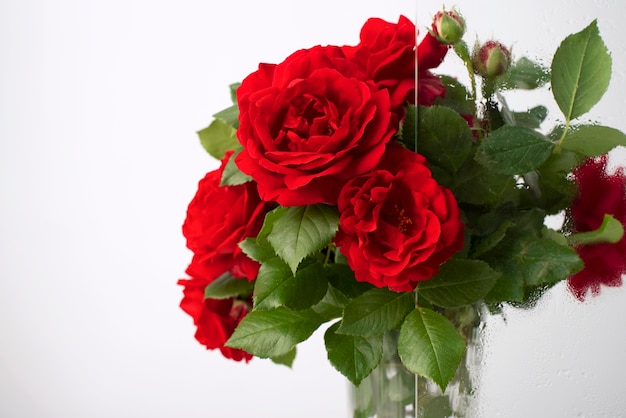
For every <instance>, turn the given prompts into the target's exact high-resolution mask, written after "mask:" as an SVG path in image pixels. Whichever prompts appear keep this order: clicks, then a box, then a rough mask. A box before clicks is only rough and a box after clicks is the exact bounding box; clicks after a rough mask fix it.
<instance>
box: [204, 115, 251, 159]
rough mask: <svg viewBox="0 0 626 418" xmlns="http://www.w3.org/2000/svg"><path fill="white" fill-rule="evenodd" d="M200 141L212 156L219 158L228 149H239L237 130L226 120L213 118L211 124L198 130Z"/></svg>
mask: <svg viewBox="0 0 626 418" xmlns="http://www.w3.org/2000/svg"><path fill="white" fill-rule="evenodd" d="M198 136H199V137H200V143H201V144H202V146H203V147H204V149H205V150H206V152H208V153H209V154H210V155H211V156H212V157H213V158H215V159H217V160H221V159H222V158H224V154H225V153H226V151H229V150H235V151H237V150H240V149H241V144H240V143H239V141H238V140H237V130H236V129H235V128H233V127H232V126H230V125H228V124H227V123H226V122H224V121H222V120H220V119H215V120H214V121H213V122H211V124H210V125H209V126H208V127H206V128H204V129H202V130H200V131H198Z"/></svg>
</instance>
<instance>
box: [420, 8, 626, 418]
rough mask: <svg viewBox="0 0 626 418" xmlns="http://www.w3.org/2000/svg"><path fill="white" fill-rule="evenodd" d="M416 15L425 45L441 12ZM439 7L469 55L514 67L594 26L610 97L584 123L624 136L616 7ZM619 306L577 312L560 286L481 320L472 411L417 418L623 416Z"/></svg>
mask: <svg viewBox="0 0 626 418" xmlns="http://www.w3.org/2000/svg"><path fill="white" fill-rule="evenodd" d="M415 5H416V18H417V25H418V28H419V29H420V31H421V34H422V35H423V33H424V31H425V30H427V27H428V26H429V25H430V22H431V19H432V17H433V16H434V15H435V13H436V12H437V11H439V10H441V8H442V6H443V2H441V1H433V0H428V1H423V0H416V2H415ZM445 6H446V7H447V8H451V7H452V6H454V7H455V8H456V9H457V10H459V11H460V12H461V13H462V15H463V17H464V18H465V20H466V22H467V27H468V32H467V33H466V35H465V37H464V39H465V41H466V42H467V43H468V44H469V45H470V47H471V46H472V44H473V43H474V42H484V41H487V40H490V39H495V40H498V41H500V42H502V43H503V44H505V45H507V46H510V47H511V49H512V53H513V57H514V58H519V57H521V56H528V57H529V58H531V59H534V60H536V61H538V62H542V63H544V64H548V63H550V62H551V59H552V56H553V54H554V52H555V51H556V48H557V47H558V45H559V43H560V41H561V40H562V39H564V38H565V37H566V36H567V35H569V34H571V33H575V32H578V31H580V30H581V29H583V28H584V27H586V26H587V25H588V24H589V23H591V21H592V20H593V19H597V20H598V27H599V29H600V34H601V36H602V38H603V39H604V41H605V43H606V44H607V46H608V49H609V51H610V52H611V54H612V58H613V76H612V80H611V85H610V87H609V91H608V92H607V93H606V94H605V95H604V97H603V98H602V100H601V101H600V103H598V104H597V105H596V106H595V107H594V108H593V109H592V111H591V112H590V113H589V114H588V115H586V116H585V117H586V118H588V119H589V122H590V123H596V122H599V123H602V124H603V125H607V126H612V127H615V128H617V129H619V130H622V131H626V118H625V117H624V116H625V112H624V109H626V70H625V69H626V46H625V44H624V43H623V38H624V35H625V34H626V31H625V30H624V26H623V23H621V14H622V13H621V10H623V6H622V4H621V3H620V2H619V1H618V0H612V1H609V0H605V1H602V0H595V1H589V0H561V1H547V2H546V1H545V0H543V1H540V0H527V1H524V2H502V1H493V0H456V1H454V2H453V3H447V2H446V3H445ZM454 58H456V57H454V56H453V54H449V56H448V57H447V58H446V60H445V61H444V63H443V64H442V65H441V66H440V67H439V68H437V69H436V70H435V71H434V72H435V73H442V74H463V72H464V71H465V69H464V67H463V66H462V64H461V63H460V61H459V60H456V61H455V59H454ZM461 81H464V80H462V79H461ZM506 101H507V103H508V105H509V106H510V107H511V108H514V110H520V111H521V110H527V109H528V108H530V107H532V106H534V105H537V104H544V105H545V104H546V102H552V96H551V92H550V90H549V88H547V87H546V88H544V89H542V90H540V91H538V92H533V93H528V94H518V95H516V96H510V97H509V96H506ZM548 111H549V114H548V120H547V121H548V122H550V121H551V122H555V121H557V122H558V115H559V112H558V108H557V107H556V105H554V106H553V107H550V106H548ZM547 124H548V125H553V123H547ZM610 164H611V165H612V166H616V165H621V166H624V165H626V151H625V150H624V149H622V148H620V149H617V150H614V151H613V152H612V153H611V155H610ZM553 221H554V225H551V226H558V223H559V222H560V221H561V219H560V218H559V217H555V218H554V219H553ZM624 256H625V257H626V254H625V255H624ZM625 302H626V289H624V288H623V287H619V288H606V287H605V288H603V289H602V292H601V294H600V295H599V296H596V297H591V296H589V297H588V298H587V300H586V301H585V302H584V303H581V302H580V301H578V300H576V299H575V298H574V297H572V296H571V295H570V294H569V292H568V290H567V288H566V286H565V284H559V285H557V286H555V287H554V288H552V289H551V290H549V291H548V292H547V293H545V294H544V295H543V296H541V297H540V298H539V299H538V300H537V301H536V302H535V305H534V306H533V307H532V309H523V308H519V307H505V309H504V311H503V313H502V314H500V315H486V316H484V317H483V319H484V320H483V323H482V326H481V327H480V335H481V336H480V341H478V342H477V344H476V345H475V346H472V345H470V354H469V360H470V361H469V363H466V365H467V364H469V366H467V367H469V368H470V369H472V368H473V369H479V373H474V372H472V373H471V377H472V399H471V408H469V409H468V410H467V411H466V412H465V413H464V414H465V415H463V414H462V413H459V412H455V411H454V410H453V409H454V408H452V409H450V408H449V412H447V413H445V412H441V410H440V412H439V413H438V415H428V414H427V413H424V412H423V411H422V412H421V414H422V415H419V416H421V417H427V416H437V417H444V416H452V417H461V416H467V417H498V416H501V417H509V418H516V417H520V418H521V417H529V416H542V417H543V416H546V417H548V416H549V417H564V418H565V417H615V416H622V415H623V413H624V411H626V399H625V398H624V397H623V396H622V393H621V392H622V387H623V383H622V376H623V375H624V374H625V373H626V364H625V363H624V361H623V358H624V354H626V352H625V351H624V348H623V347H624V346H623V342H624V341H626V328H625V327H624V326H623V325H622V321H623V318H624V316H625V314H626V303H625ZM474 348H475V350H476V351H474ZM462 367H466V366H462ZM419 390H421V391H422V393H421V396H423V397H429V396H435V395H434V393H436V391H437V390H436V389H434V388H432V387H430V386H429V385H428V384H426V387H424V384H423V383H420V384H419V385H418V391H419ZM459 399H461V400H460V401H462V398H459ZM466 400H467V399H466ZM418 403H419V401H418ZM459 414H460V415H459Z"/></svg>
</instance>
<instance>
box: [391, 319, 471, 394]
mask: <svg viewBox="0 0 626 418" xmlns="http://www.w3.org/2000/svg"><path fill="white" fill-rule="evenodd" d="M464 353H465V341H464V340H463V337H462V336H461V335H460V334H459V333H458V332H457V330H456V329H455V328H454V326H453V325H452V324H451V323H450V321H448V319H446V318H445V317H444V316H442V315H440V314H438V313H436V312H434V311H432V310H430V309H426V308H418V309H415V310H414V311H413V312H411V313H410V314H409V315H408V316H407V317H406V319H405V320H404V323H403V324H402V328H401V329H400V338H399V340H398V354H399V355H400V359H401V360H402V364H404V365H405V366H406V368H407V369H409V370H410V371H412V372H413V373H415V374H418V375H420V376H424V377H426V378H428V379H431V380H432V381H433V382H435V383H436V384H437V385H438V386H439V387H440V388H441V390H442V391H444V390H445V388H446V386H448V383H449V382H450V380H452V378H453V377H454V375H455V374H456V370H457V368H458V367H459V364H460V363H461V360H462V359H463V354H464Z"/></svg>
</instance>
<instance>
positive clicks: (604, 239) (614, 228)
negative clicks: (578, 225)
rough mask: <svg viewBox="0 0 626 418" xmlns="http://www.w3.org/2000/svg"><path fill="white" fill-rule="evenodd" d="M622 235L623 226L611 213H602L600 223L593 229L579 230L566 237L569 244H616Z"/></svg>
mask: <svg viewBox="0 0 626 418" xmlns="http://www.w3.org/2000/svg"><path fill="white" fill-rule="evenodd" d="M623 236H624V226H623V225H622V223H621V222H620V221H618V220H617V219H615V218H614V217H613V216H612V215H604V218H602V224H601V225H600V227H599V228H598V229H596V230H595V231H589V232H579V233H577V234H572V235H570V236H569V237H567V241H568V242H569V243H570V244H571V245H589V244H616V243H618V242H620V241H621V240H622V237H623Z"/></svg>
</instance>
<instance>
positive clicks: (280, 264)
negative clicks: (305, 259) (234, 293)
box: [253, 257, 328, 310]
mask: <svg viewBox="0 0 626 418" xmlns="http://www.w3.org/2000/svg"><path fill="white" fill-rule="evenodd" d="M327 288H328V282H327V280H326V278H325V277H324V268H323V266H322V264H321V263H316V262H314V263H309V264H308V265H306V266H304V267H303V268H302V269H300V270H298V272H297V273H296V275H295V276H294V275H293V274H292V273H291V270H290V269H289V266H288V265H287V264H286V263H285V262H284V261H283V260H281V259H280V258H278V257H274V258H270V259H269V260H266V261H264V262H263V263H262V264H261V267H260V268H259V274H258V275H257V279H256V285H255V287H254V297H253V298H254V308H255V309H269V308H276V307H279V306H287V307H288V308H291V309H294V310H302V309H308V308H310V307H311V306H313V305H315V304H316V303H318V302H319V301H320V300H321V299H322V298H323V297H324V295H325V294H326V290H327Z"/></svg>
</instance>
